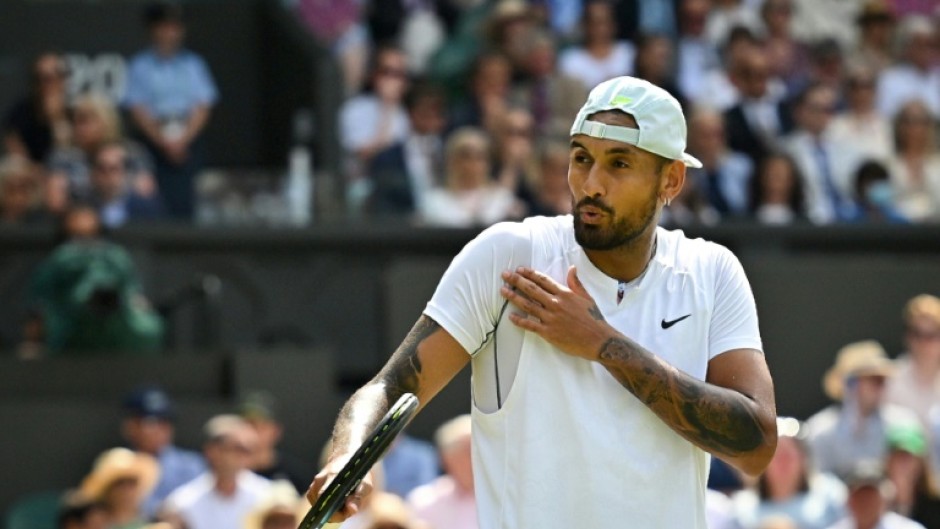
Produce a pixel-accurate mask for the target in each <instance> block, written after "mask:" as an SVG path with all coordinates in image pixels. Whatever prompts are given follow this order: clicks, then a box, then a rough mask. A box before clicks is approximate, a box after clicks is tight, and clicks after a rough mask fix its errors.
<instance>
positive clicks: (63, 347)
mask: <svg viewBox="0 0 940 529" xmlns="http://www.w3.org/2000/svg"><path fill="white" fill-rule="evenodd" d="M60 231H61V232H62V233H61V235H60V238H61V239H62V240H64V242H63V243H62V244H60V245H59V246H58V247H56V249H55V250H54V251H53V252H52V255H50V256H49V257H47V258H46V259H45V260H44V261H43V262H42V263H40V265H39V267H38V268H37V270H36V272H35V273H34V275H33V277H32V280H31V285H30V297H31V299H32V304H33V306H35V307H36V310H37V311H38V314H39V315H40V318H41V322H42V328H43V330H44V337H43V340H44V345H45V348H46V350H47V352H48V353H49V354H58V353H62V352H69V353H79V352H85V353H87V352H124V353H133V354H148V353H153V352H155V351H157V350H158V349H159V348H160V344H161V340H162V338H163V321H162V319H160V317H159V316H158V315H157V314H156V312H155V311H154V310H153V309H152V308H151V307H150V304H149V303H148V301H147V298H146V297H145V296H144V294H143V288H142V287H141V284H140V281H139V279H138V277H137V270H136V268H135V266H134V263H133V261H132V260H131V258H130V255H129V254H128V253H127V251H126V250H124V248H122V247H121V246H118V245H117V244H114V243H110V242H107V241H105V240H103V239H101V221H100V219H99V217H98V214H97V212H96V211H95V210H94V209H93V208H90V207H88V206H82V205H78V206H73V207H72V208H71V209H70V210H69V211H68V212H66V214H65V216H64V217H63V218H62V220H61V228H60Z"/></svg>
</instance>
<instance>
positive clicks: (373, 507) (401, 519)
mask: <svg viewBox="0 0 940 529" xmlns="http://www.w3.org/2000/svg"><path fill="white" fill-rule="evenodd" d="M372 496H375V497H374V498H372V499H371V500H370V502H369V506H368V507H367V508H365V509H364V510H363V511H362V514H361V515H360V517H359V519H358V520H355V522H356V523H355V524H353V523H351V522H352V521H353V520H348V521H347V522H346V523H344V524H343V525H342V526H341V527H342V529H437V528H436V527H431V526H429V525H428V524H426V523H424V521H422V520H419V519H418V518H417V517H416V516H415V514H414V513H413V512H411V509H409V508H408V505H406V504H405V502H404V500H402V499H401V498H400V497H398V496H396V495H394V494H389V493H385V492H373V493H372ZM347 526H348V527H347ZM444 527H446V528H450V527H452V526H451V525H450V524H448V525H445V526H444Z"/></svg>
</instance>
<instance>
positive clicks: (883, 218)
mask: <svg viewBox="0 0 940 529" xmlns="http://www.w3.org/2000/svg"><path fill="white" fill-rule="evenodd" d="M853 206H854V207H855V211H854V212H853V213H851V214H850V215H849V216H848V218H847V219H846V220H848V221H850V222H879V223H892V224H906V223H908V220H907V218H906V217H904V216H903V215H901V214H900V213H899V212H898V210H897V208H896V207H895V200H894V190H893V189H892V188H891V180H890V176H889V175H888V170H887V169H886V168H885V166H884V165H883V164H882V163H881V162H877V161H874V160H868V161H866V162H864V163H862V165H860V166H859V168H858V170H857V171H856V172H855V201H854V204H853Z"/></svg>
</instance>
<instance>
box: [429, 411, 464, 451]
mask: <svg viewBox="0 0 940 529" xmlns="http://www.w3.org/2000/svg"><path fill="white" fill-rule="evenodd" d="M471 422H472V421H471V419H470V415H469V414H464V415H458V416H457V417H454V418H453V419H451V420H449V421H447V422H445V423H444V424H442V425H440V426H439V427H438V428H437V431H435V432H434V444H436V445H437V449H438V450H440V451H441V452H446V451H447V450H448V449H450V448H451V447H453V446H454V445H455V444H457V443H458V442H460V440H461V439H465V438H467V437H469V436H470V428H471Z"/></svg>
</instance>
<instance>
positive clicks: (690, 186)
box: [659, 178, 721, 228]
mask: <svg viewBox="0 0 940 529" xmlns="http://www.w3.org/2000/svg"><path fill="white" fill-rule="evenodd" d="M703 186H704V182H703V181H702V180H700V179H692V178H687V179H686V181H685V185H683V186H682V190H681V191H679V194H678V195H676V196H675V197H673V199H672V202H671V203H670V204H669V207H666V208H663V212H662V216H661V217H660V219H659V223H660V225H662V226H666V227H668V228H681V227H683V226H700V225H704V226H713V225H715V224H718V223H719V222H721V214H720V213H718V211H716V210H715V208H714V207H712V205H711V204H710V203H709V202H708V195H707V190H706V189H704V187H703Z"/></svg>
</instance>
